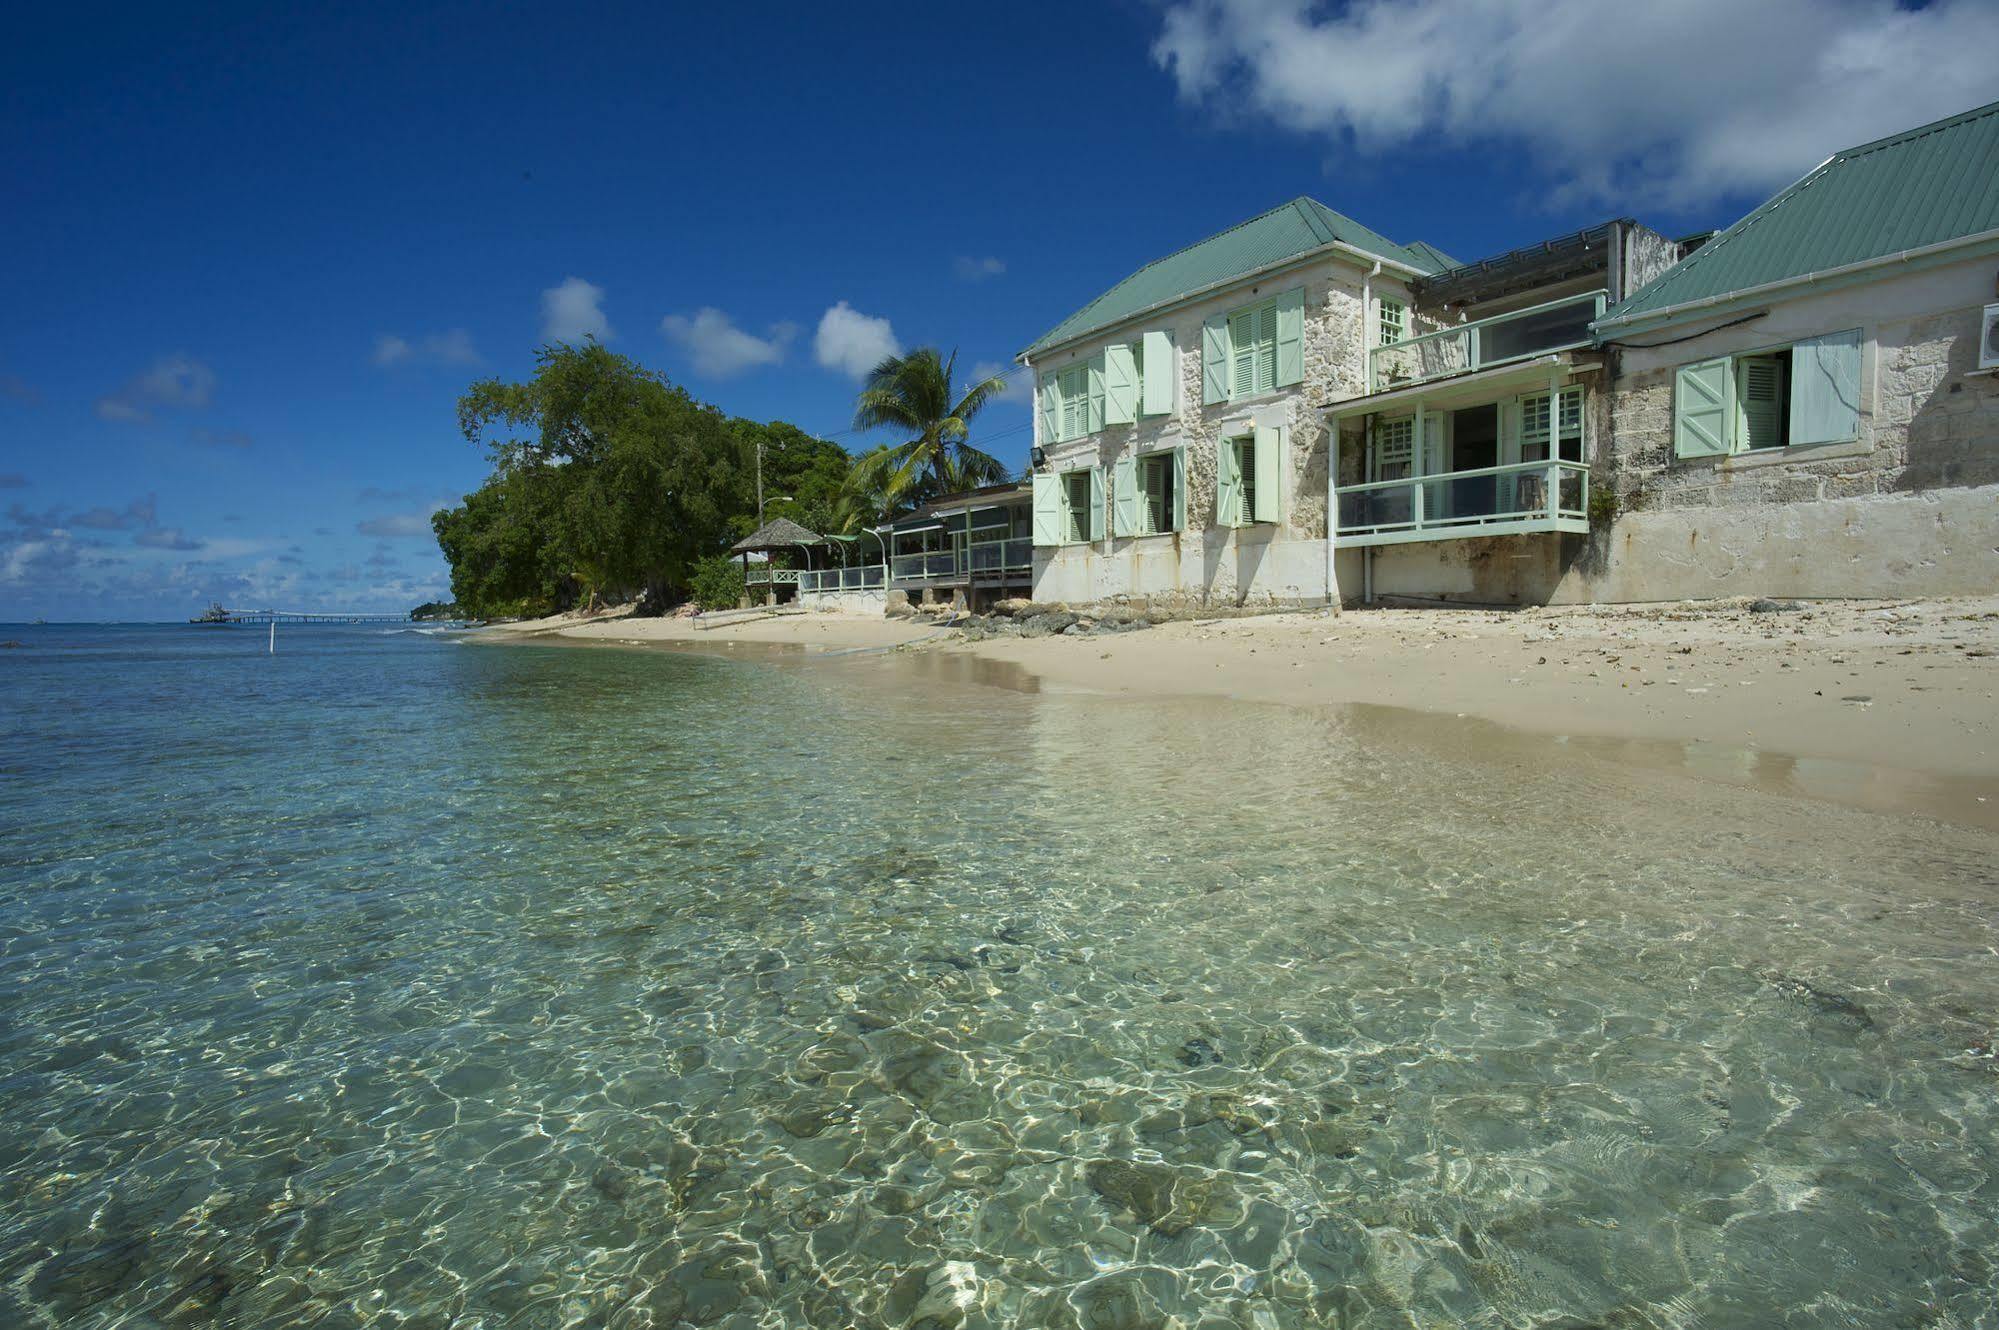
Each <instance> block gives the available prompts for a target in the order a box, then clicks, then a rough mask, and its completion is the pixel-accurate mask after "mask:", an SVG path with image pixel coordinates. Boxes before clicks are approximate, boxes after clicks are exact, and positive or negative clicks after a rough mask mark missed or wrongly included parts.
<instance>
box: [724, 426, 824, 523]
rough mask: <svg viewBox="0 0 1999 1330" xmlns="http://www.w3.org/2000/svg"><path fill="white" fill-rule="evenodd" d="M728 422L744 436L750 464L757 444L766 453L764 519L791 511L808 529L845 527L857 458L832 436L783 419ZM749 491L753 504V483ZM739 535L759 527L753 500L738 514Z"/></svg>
mask: <svg viewBox="0 0 1999 1330" xmlns="http://www.w3.org/2000/svg"><path fill="white" fill-rule="evenodd" d="M730 428H731V429H733V430H734V431H735V434H736V437H737V438H738V439H739V440H741V442H742V447H743V454H744V456H745V458H747V459H748V461H749V464H750V465H751V467H752V468H754V467H755V465H756V458H757V452H758V449H759V446H761V449H762V453H763V490H764V520H766V521H769V520H770V519H771V518H775V517H788V518H790V519H791V520H792V521H794V522H796V523H798V524H799V525H800V526H802V527H805V528H806V529H807V530H810V531H821V532H841V531H843V530H844V528H843V527H842V526H841V525H840V523H841V520H842V518H841V511H840V503H841V498H842V495H843V494H844V493H845V490H846V486H847V476H848V473H849V472H851V471H852V470H853V467H854V458H853V455H852V454H850V453H849V452H848V451H847V450H846V449H845V448H842V447H841V446H840V445H839V444H837V443H834V442H832V441H831V440H829V439H821V438H817V437H815V436H813V435H810V434H807V433H806V432H805V431H804V430H802V429H800V428H798V427H797V426H796V425H792V424H788V423H786V422H785V421H782V420H773V421H769V422H762V421H755V420H734V421H731V422H730ZM752 489H753V492H752V495H751V499H752V503H753V504H754V499H755V495H754V485H753V486H752ZM735 526H736V528H737V529H736V532H735V534H736V536H737V537H738V538H740V537H743V536H746V535H748V534H749V533H750V532H751V531H752V530H754V529H755V528H756V510H755V508H754V506H752V507H751V508H750V509H749V510H748V511H746V512H744V513H742V514H740V515H739V516H738V517H737V518H736V520H735Z"/></svg>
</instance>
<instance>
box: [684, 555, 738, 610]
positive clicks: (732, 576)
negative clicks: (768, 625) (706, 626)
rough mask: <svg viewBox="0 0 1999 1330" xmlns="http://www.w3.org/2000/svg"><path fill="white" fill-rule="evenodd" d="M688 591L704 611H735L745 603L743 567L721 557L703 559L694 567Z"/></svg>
mask: <svg viewBox="0 0 1999 1330" xmlns="http://www.w3.org/2000/svg"><path fill="white" fill-rule="evenodd" d="M688 589H689V591H691V592H692V593H693V596H694V603H695V604H697V605H699V606H700V607H701V608H702V609H704V610H733V609H734V608H736V606H738V605H740V604H742V603H743V567H742V565H741V564H739V563H737V562H736V561H735V560H733V559H728V558H724V557H723V556H721V555H716V556H714V557H712V558H707V559H703V560H701V561H700V562H699V563H697V564H695V565H694V577H693V581H692V583H691V585H690V586H689V588H688Z"/></svg>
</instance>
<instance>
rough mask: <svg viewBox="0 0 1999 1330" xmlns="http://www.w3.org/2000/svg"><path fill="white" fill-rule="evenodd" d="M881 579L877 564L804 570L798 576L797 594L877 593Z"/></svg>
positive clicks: (882, 573)
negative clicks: (831, 592) (826, 592)
mask: <svg viewBox="0 0 1999 1330" xmlns="http://www.w3.org/2000/svg"><path fill="white" fill-rule="evenodd" d="M883 577H884V570H883V568H882V566H881V565H880V564H878V563H864V564H860V565H857V566H855V567H852V568H805V569H801V570H800V571H799V574H798V592H799V594H800V595H811V594H813V593H814V592H819V591H879V590H881V588H882V581H883Z"/></svg>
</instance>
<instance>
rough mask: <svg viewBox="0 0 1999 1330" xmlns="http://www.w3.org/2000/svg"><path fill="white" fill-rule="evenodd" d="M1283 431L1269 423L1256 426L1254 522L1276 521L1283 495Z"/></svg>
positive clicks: (1251, 518) (1252, 514)
mask: <svg viewBox="0 0 1999 1330" xmlns="http://www.w3.org/2000/svg"><path fill="white" fill-rule="evenodd" d="M1282 437H1283V435H1282V432H1281V431H1279V430H1276V429H1272V428H1271V427H1270V426H1268V425H1258V426H1257V427H1256V511H1255V512H1253V513H1250V514H1249V515H1248V516H1249V520H1250V521H1252V522H1275V521H1276V520H1277V508H1278V504H1277V501H1278V499H1279V498H1280V497H1281V496H1282V493H1283V491H1282V489H1281V488H1280V487H1281V485H1282V484H1283V476H1284V449H1283V448H1282V447H1280V446H1279V443H1280V441H1281V439H1282Z"/></svg>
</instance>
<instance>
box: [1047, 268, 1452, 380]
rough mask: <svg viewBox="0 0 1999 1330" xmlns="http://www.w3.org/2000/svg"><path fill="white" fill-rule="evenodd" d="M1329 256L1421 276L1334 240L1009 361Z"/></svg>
mask: <svg viewBox="0 0 1999 1330" xmlns="http://www.w3.org/2000/svg"><path fill="white" fill-rule="evenodd" d="M1332 253H1344V254H1349V255H1352V256H1353V257H1354V258H1357V259H1360V260H1362V261H1363V262H1364V263H1368V264H1379V265H1381V266H1382V267H1384V268H1389V269H1392V270H1394V271H1396V272H1399V273H1402V274H1403V275H1405V276H1409V277H1421V276H1423V275H1424V273H1423V270H1422V269H1421V268H1418V267H1417V266H1416V265H1414V264H1413V263H1404V262H1403V261H1402V260H1401V259H1391V258H1389V257H1387V256H1386V255H1382V254H1376V253H1374V252H1372V251H1371V250H1365V249H1362V248H1361V247H1360V246H1358V245H1350V244H1348V243H1347V242H1346V241H1344V240H1334V241H1331V242H1329V243H1327V244H1324V245H1320V246H1317V247H1316V248H1313V249H1307V250H1302V251H1300V252H1299V253H1297V254H1293V255H1292V256H1291V257H1290V258H1288V259H1280V260H1278V261H1277V262H1276V263H1269V264H1265V265H1264V266H1263V267H1261V268H1256V269H1252V270H1251V271H1249V272H1246V273H1241V274H1239V275H1237V276H1234V277H1225V278H1223V279H1222V280H1221V281H1219V282H1210V283H1208V284H1207V285H1206V286H1201V287H1196V288H1195V289H1194V290H1192V291H1186V292H1182V293H1181V294H1179V295H1177V296H1174V297H1172V298H1171V299H1168V300H1158V301H1154V302H1153V303H1152V304H1150V305H1147V306H1145V307H1144V308H1143V309H1138V310H1133V311H1132V312H1131V313H1130V314H1127V315H1124V316H1123V317H1122V318H1116V319H1112V320H1110V321H1109V322H1107V323H1099V324H1097V325H1096V326H1094V327H1091V328H1085V329H1083V330H1082V331H1080V332H1076V333H1072V334H1071V335H1070V336H1068V337H1065V338H1063V339H1062V340H1061V341H1059V342H1052V343H1050V344H1049V345H1047V346H1040V345H1039V344H1035V345H1030V346H1029V347H1027V349H1026V350H1024V351H1022V352H1020V353H1019V354H1018V355H1016V356H1015V357H1014V358H1013V359H1014V363H1015V364H1017V365H1029V364H1032V363H1033V358H1034V357H1036V356H1047V355H1053V354H1054V353H1056V352H1058V351H1066V350H1068V349H1069V348H1070V347H1072V346H1075V345H1076V344H1077V343H1078V342H1087V341H1089V340H1090V339H1091V338H1092V337H1094V336H1096V335H1097V334H1098V333H1101V332H1103V331H1104V330H1105V329H1107V328H1115V327H1117V326H1118V325H1119V324H1123V323H1133V322H1136V321H1137V320H1139V319H1143V318H1147V317H1149V316H1151V315H1154V314H1157V313H1158V312H1159V311H1160V310H1163V309H1172V308H1174V307H1176V306H1179V305H1186V304H1191V303H1193V302H1194V301H1196V300H1200V299H1203V298H1204V297H1207V296H1211V295H1213V294H1214V293H1215V292H1217V291H1226V290H1228V289H1229V288H1230V287H1232V286H1242V285H1244V284H1246V283H1249V282H1253V281H1257V280H1259V279H1260V278H1264V277H1267V276H1269V275H1271V274H1272V273H1278V272H1282V271H1284V270H1285V269H1286V268H1292V267H1296V266H1298V265H1300V264H1305V263H1309V262H1311V261H1312V260H1313V259H1317V258H1323V257H1324V256H1325V255H1327V254H1332Z"/></svg>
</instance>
